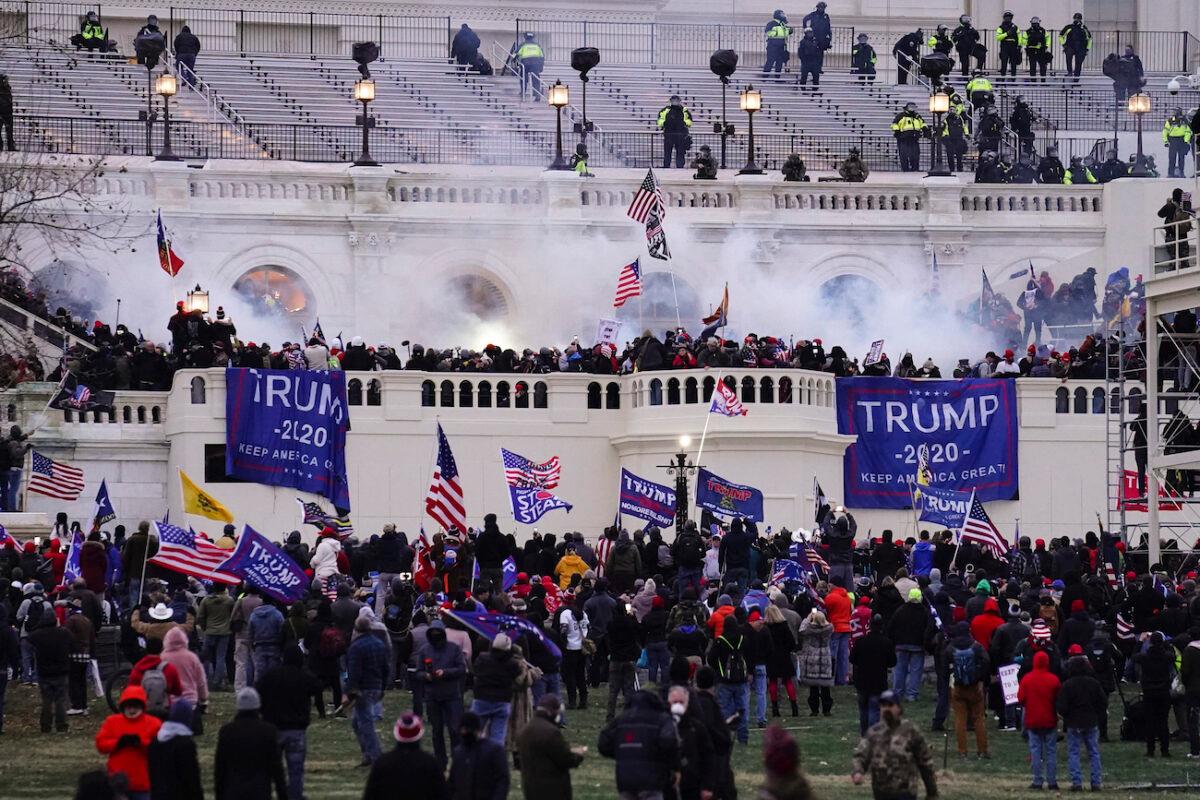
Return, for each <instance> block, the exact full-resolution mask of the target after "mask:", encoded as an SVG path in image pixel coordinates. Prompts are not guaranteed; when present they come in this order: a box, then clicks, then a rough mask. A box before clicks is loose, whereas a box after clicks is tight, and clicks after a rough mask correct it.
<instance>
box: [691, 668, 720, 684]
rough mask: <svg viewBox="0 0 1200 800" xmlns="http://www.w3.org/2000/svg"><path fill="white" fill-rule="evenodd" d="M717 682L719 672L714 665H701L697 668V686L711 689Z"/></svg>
mask: <svg viewBox="0 0 1200 800" xmlns="http://www.w3.org/2000/svg"><path fill="white" fill-rule="evenodd" d="M716 682H717V673H716V672H715V671H713V668H712V667H708V666H705V667H700V669H698V670H696V688H697V689H711V688H713V686H714V685H715V684H716Z"/></svg>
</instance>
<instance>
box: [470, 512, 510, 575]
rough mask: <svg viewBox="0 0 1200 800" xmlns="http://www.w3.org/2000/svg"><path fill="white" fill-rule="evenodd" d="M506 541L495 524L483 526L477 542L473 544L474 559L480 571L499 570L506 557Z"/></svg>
mask: <svg viewBox="0 0 1200 800" xmlns="http://www.w3.org/2000/svg"><path fill="white" fill-rule="evenodd" d="M508 554H509V553H508V539H506V538H504V534H503V533H501V532H500V529H499V528H498V527H496V525H495V523H488V524H485V525H484V527H483V532H482V533H480V534H479V540H478V541H477V542H476V543H475V558H477V559H478V560H479V568H480V569H500V567H501V565H502V564H503V563H504V559H505V558H507V557H508Z"/></svg>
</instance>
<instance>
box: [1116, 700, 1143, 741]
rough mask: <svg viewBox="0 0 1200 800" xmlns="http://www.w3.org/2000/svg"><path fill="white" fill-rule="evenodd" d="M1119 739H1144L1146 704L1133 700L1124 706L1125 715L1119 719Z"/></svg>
mask: <svg viewBox="0 0 1200 800" xmlns="http://www.w3.org/2000/svg"><path fill="white" fill-rule="evenodd" d="M1121 741H1123V742H1144V741H1146V704H1145V703H1144V702H1143V701H1141V700H1134V701H1133V702H1132V703H1128V704H1126V706H1125V716H1124V717H1123V718H1122V719H1121Z"/></svg>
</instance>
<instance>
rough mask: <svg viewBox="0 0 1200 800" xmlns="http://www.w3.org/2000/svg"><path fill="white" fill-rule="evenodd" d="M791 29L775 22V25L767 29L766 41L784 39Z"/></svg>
mask: <svg viewBox="0 0 1200 800" xmlns="http://www.w3.org/2000/svg"><path fill="white" fill-rule="evenodd" d="M791 32H792V29H791V28H789V27H788V26H787V25H784V24H783V23H782V22H780V21H779V20H775V24H774V25H772V26H771V27H770V28H768V29H767V38H768V39H786V38H788V36H789V35H790V34H791Z"/></svg>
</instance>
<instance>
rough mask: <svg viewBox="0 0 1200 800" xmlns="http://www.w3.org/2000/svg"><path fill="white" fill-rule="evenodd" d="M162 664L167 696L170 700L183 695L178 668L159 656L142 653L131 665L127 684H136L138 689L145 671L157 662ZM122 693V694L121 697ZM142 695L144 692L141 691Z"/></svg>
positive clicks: (155, 665) (172, 700) (153, 666)
mask: <svg viewBox="0 0 1200 800" xmlns="http://www.w3.org/2000/svg"><path fill="white" fill-rule="evenodd" d="M160 663H161V664H162V671H163V678H165V679H166V681H167V696H168V697H170V698H171V702H172V703H173V702H175V700H176V699H177V698H179V697H181V696H182V695H183V681H181V680H179V670H177V669H175V665H174V664H168V663H167V662H165V661H163V660H162V657H161V656H152V655H144V656H142V657H141V659H140V660H139V661H138V662H137V663H136V664H134V665H133V669H132V670H130V671H129V684H128V685H129V686H137V687H138V688H139V689H140V688H141V685H142V675H143V674H145V673H146V672H147V671H149V670H152V669H154V668H155V667H157V666H158V665H159V664H160ZM123 696H124V695H122V697H123ZM143 696H144V693H143Z"/></svg>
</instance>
